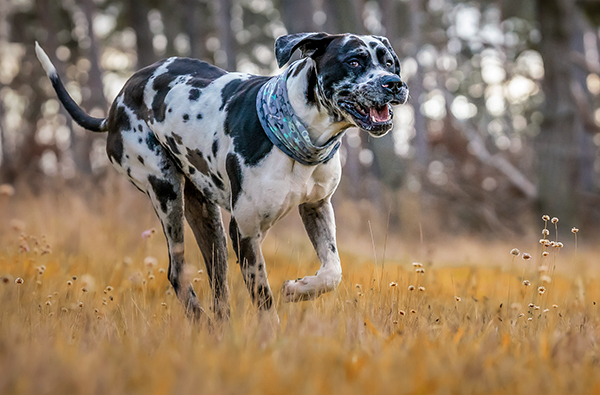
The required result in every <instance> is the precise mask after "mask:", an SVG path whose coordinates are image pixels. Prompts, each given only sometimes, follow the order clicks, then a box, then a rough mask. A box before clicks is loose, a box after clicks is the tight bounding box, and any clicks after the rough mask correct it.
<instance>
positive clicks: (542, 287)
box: [538, 286, 546, 295]
mask: <svg viewBox="0 0 600 395" xmlns="http://www.w3.org/2000/svg"><path fill="white" fill-rule="evenodd" d="M544 292H546V287H544V286H541V287H539V288H538V293H539V294H540V295H543V294H544Z"/></svg>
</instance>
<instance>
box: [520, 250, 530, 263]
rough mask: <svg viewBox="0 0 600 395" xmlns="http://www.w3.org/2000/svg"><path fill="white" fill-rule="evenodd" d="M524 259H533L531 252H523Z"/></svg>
mask: <svg viewBox="0 0 600 395" xmlns="http://www.w3.org/2000/svg"><path fill="white" fill-rule="evenodd" d="M521 257H522V258H523V259H525V260H526V261H528V260H530V259H531V254H528V253H526V252H524V253H523V255H522V256H521Z"/></svg>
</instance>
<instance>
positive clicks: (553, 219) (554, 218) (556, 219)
mask: <svg viewBox="0 0 600 395" xmlns="http://www.w3.org/2000/svg"><path fill="white" fill-rule="evenodd" d="M550 222H552V223H553V224H556V223H558V218H556V217H552V219H551V220H550Z"/></svg>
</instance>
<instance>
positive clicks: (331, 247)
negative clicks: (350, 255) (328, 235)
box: [329, 243, 336, 254]
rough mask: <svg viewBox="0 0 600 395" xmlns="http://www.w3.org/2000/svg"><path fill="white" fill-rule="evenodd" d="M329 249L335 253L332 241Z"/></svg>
mask: <svg viewBox="0 0 600 395" xmlns="http://www.w3.org/2000/svg"><path fill="white" fill-rule="evenodd" d="M329 251H331V252H332V253H334V254H335V251H336V248H335V244H333V243H331V244H329Z"/></svg>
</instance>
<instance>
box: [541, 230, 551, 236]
mask: <svg viewBox="0 0 600 395" xmlns="http://www.w3.org/2000/svg"><path fill="white" fill-rule="evenodd" d="M549 234H550V231H549V230H548V229H542V235H544V236H548V235H549Z"/></svg>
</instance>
